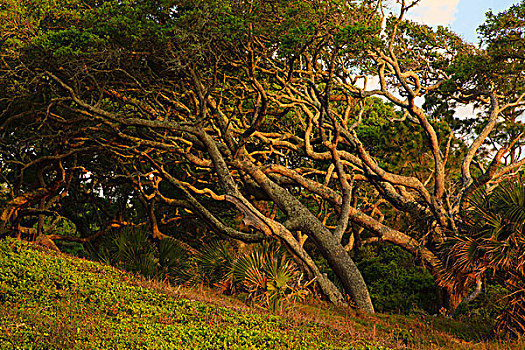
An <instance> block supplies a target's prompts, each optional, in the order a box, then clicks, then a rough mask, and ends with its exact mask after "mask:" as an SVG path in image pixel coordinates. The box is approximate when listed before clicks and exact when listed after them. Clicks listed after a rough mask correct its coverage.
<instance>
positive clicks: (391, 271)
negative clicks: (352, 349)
mask: <svg viewBox="0 0 525 350" xmlns="http://www.w3.org/2000/svg"><path fill="white" fill-rule="evenodd" d="M356 262H357V266H358V267H359V270H360V271H361V273H362V274H363V278H364V279H365V281H366V282H367V286H368V288H369V290H370V297H371V298H372V302H373V303H374V307H375V308H376V309H377V311H379V312H396V313H404V314H407V313H411V312H417V311H420V310H423V311H424V312H427V313H436V312H437V311H438V310H435V307H436V305H437V297H436V284H435V283H434V278H433V277H432V275H431V274H430V273H429V272H428V271H426V270H425V269H424V268H422V267H421V266H418V265H417V264H416V261H415V260H414V258H413V257H412V256H411V255H410V254H409V253H408V252H406V251H404V250H402V249H401V248H399V247H397V246H394V245H391V244H387V243H382V244H379V245H367V246H364V247H361V248H360V249H359V251H358V252H357V256H356Z"/></svg>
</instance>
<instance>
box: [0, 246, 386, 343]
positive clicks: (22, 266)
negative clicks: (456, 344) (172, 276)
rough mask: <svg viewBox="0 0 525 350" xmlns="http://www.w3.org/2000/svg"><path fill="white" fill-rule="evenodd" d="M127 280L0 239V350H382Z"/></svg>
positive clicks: (307, 325)
mask: <svg viewBox="0 0 525 350" xmlns="http://www.w3.org/2000/svg"><path fill="white" fill-rule="evenodd" d="M134 278H135V277H134V276H133V275H131V274H129V273H126V272H123V271H120V270H117V269H115V268H112V267H109V266H105V265H101V264H98V263H94V262H90V261H85V260H80V259H77V258H73V257H70V256H67V255H64V254H58V253H51V252H47V251H42V250H38V249H35V248H32V245H30V244H27V243H21V242H19V241H16V240H11V239H9V240H3V241H0V349H10V348H17V349H363V350H364V349H374V350H379V349H384V348H383V347H380V346H377V345H372V344H362V343H361V344H357V343H355V341H353V340H352V339H351V337H350V338H348V337H343V336H342V335H339V336H338V335H334V334H333V330H331V329H328V328H326V327H323V326H321V325H320V324H318V323H305V324H303V325H300V326H299V327H296V326H297V325H292V324H290V322H289V321H287V320H286V319H285V318H282V317H279V316H275V315H270V314H264V313H254V314H247V313H241V312H238V311H234V310H230V309H227V308H223V307H219V306H216V305H212V304H205V303H202V302H198V301H190V300H187V299H177V298H174V297H172V296H169V295H166V294H162V293H158V292H156V291H155V290H152V289H146V288H144V287H141V286H140V285H137V283H136V281H133V280H134Z"/></svg>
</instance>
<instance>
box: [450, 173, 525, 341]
mask: <svg viewBox="0 0 525 350" xmlns="http://www.w3.org/2000/svg"><path fill="white" fill-rule="evenodd" d="M521 180H522V179H521V178H518V179H517V180H514V181H509V182H507V183H503V184H501V185H500V186H498V187H497V188H496V189H494V190H493V191H492V192H490V193H487V192H485V191H480V192H478V193H476V194H475V195H474V196H473V197H472V199H471V209H470V210H469V212H468V213H467V216H466V217H465V220H464V223H465V224H464V227H462V229H461V231H460V234H458V235H457V236H455V237H454V238H452V239H450V240H449V241H448V242H447V243H446V245H445V246H444V249H443V252H444V257H445V262H446V264H445V267H446V271H445V279H444V282H445V283H449V284H452V285H453V287H454V288H455V289H456V291H458V292H459V293H464V292H465V291H466V290H467V288H468V286H469V285H471V284H472V282H473V281H475V280H478V281H480V279H481V277H482V276H484V275H488V274H489V273H490V274H491V276H493V277H494V278H495V279H496V281H498V282H499V283H501V284H502V285H504V286H505V287H506V288H507V289H508V290H509V291H510V294H509V295H508V296H507V302H508V306H507V308H506V309H505V311H504V312H503V314H501V315H500V316H499V317H498V319H497V324H496V331H497V332H500V333H515V334H524V333H525V269H524V267H525V185H524V184H523V182H522V181H521Z"/></svg>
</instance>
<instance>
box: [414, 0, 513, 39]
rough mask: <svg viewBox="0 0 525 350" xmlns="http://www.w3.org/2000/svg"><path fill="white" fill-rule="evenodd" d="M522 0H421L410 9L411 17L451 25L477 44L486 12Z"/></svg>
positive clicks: (498, 9)
mask: <svg viewBox="0 0 525 350" xmlns="http://www.w3.org/2000/svg"><path fill="white" fill-rule="evenodd" d="M520 1H521V0H421V2H420V4H419V5H418V6H417V7H416V8H414V9H412V10H411V11H410V16H409V17H410V19H415V20H418V21H419V22H423V23H425V24H429V25H443V26H446V27H450V28H451V29H452V30H453V31H454V32H456V33H458V34H460V35H461V36H462V38H463V39H465V40H466V41H468V42H470V43H474V44H477V43H478V36H477V33H476V28H477V27H478V26H479V25H480V24H482V23H483V22H484V20H485V13H486V12H487V11H488V10H489V9H491V10H492V11H493V12H495V13H498V12H501V11H503V10H506V9H508V8H509V7H510V6H511V5H513V4H517V3H519V2H520Z"/></svg>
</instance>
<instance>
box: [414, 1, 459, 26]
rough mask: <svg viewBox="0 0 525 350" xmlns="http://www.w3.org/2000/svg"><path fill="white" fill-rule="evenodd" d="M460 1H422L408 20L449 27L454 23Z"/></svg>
mask: <svg viewBox="0 0 525 350" xmlns="http://www.w3.org/2000/svg"><path fill="white" fill-rule="evenodd" d="M459 1H460V0H422V1H421V2H420V3H419V4H418V5H417V6H415V7H414V8H412V9H411V11H409V12H408V16H407V18H409V19H411V20H415V21H418V22H421V23H424V24H428V25H444V26H446V25H449V24H451V23H452V22H453V21H454V15H455V14H456V11H457V9H458V4H459Z"/></svg>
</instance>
